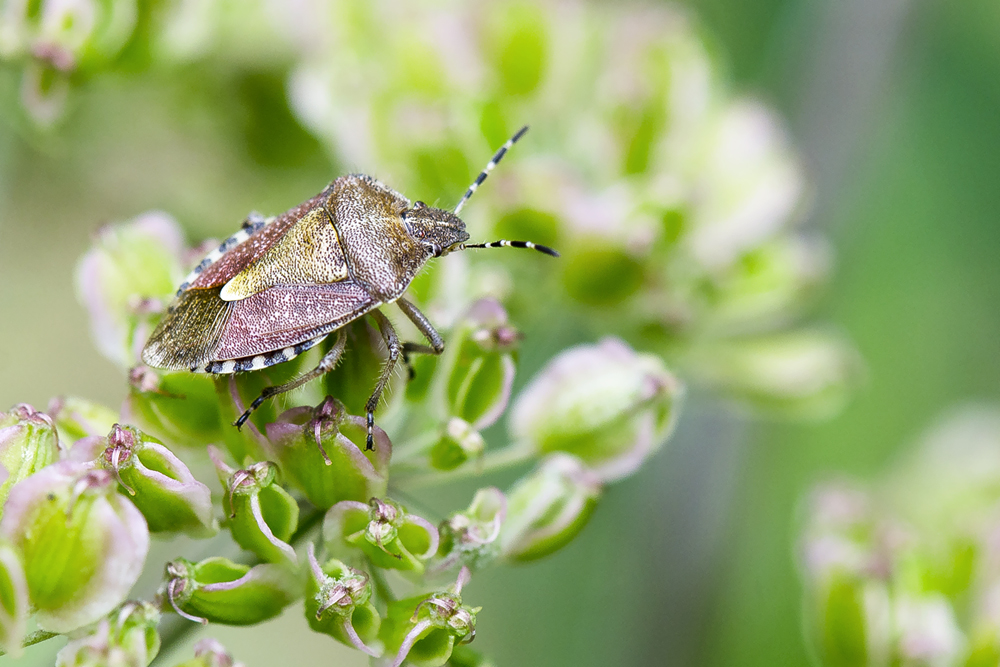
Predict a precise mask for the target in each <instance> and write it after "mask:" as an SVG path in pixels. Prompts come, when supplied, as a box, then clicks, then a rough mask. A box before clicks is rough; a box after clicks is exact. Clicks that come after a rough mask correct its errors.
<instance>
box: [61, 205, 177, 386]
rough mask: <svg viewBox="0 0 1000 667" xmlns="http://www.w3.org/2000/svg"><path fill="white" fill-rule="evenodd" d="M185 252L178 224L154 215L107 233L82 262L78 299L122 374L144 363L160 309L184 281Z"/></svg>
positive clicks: (103, 348) (99, 341) (78, 273)
mask: <svg viewBox="0 0 1000 667" xmlns="http://www.w3.org/2000/svg"><path fill="white" fill-rule="evenodd" d="M182 251H183V235H182V233H181V230H180V227H179V226H178V225H177V223H176V222H175V221H174V219H173V218H171V217H170V216H168V215H167V214H165V213H160V212H151V213H146V214H143V215H141V216H139V217H137V218H135V219H133V220H131V221H129V222H127V223H125V224H121V225H114V226H111V225H109V226H106V227H104V228H102V229H101V231H100V232H99V233H98V235H97V238H96V239H95V241H94V246H93V247H92V248H91V249H90V250H89V251H88V252H87V254H86V255H84V256H83V258H82V259H81V260H80V263H79V265H78V266H77V271H76V290H77V296H78V298H79V300H80V302H81V303H82V304H83V305H84V306H85V307H86V308H87V310H88V312H89V313H90V328H91V333H92V334H93V337H94V342H95V343H96V344H97V349H98V350H100V352H101V353H102V354H103V355H104V356H105V357H107V358H108V359H110V360H111V361H114V362H115V363H117V364H118V365H119V366H121V367H122V368H129V367H130V366H132V365H134V364H135V363H136V362H137V361H138V359H139V352H140V351H141V348H142V346H143V344H144V343H145V342H146V339H147V338H148V337H149V334H150V333H152V329H153V325H154V324H155V321H154V319H153V318H154V315H155V311H156V310H157V309H158V308H157V306H163V305H164V304H166V303H169V301H170V300H171V299H172V298H173V296H174V291H175V290H176V289H177V285H178V284H179V283H180V281H181V279H182V278H183V277H184V276H183V269H182V267H181V253H182Z"/></svg>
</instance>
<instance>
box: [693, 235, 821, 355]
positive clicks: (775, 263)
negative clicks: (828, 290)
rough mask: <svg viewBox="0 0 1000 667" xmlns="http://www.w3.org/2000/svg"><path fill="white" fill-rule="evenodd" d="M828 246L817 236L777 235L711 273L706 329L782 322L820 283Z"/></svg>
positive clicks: (740, 329) (729, 329)
mask: <svg viewBox="0 0 1000 667" xmlns="http://www.w3.org/2000/svg"><path fill="white" fill-rule="evenodd" d="M830 262H831V260H830V250H829V248H828V247H827V246H826V244H824V243H822V242H821V241H819V240H816V239H807V238H804V237H800V236H790V235H786V236H780V237H778V238H776V239H772V240H770V241H768V242H767V243H765V244H764V245H761V246H760V247H758V248H755V249H754V250H753V251H752V252H749V253H747V254H746V255H745V256H744V257H743V258H742V259H741V260H740V261H739V262H736V263H735V264H733V265H732V266H729V267H728V268H727V270H726V271H725V273H724V274H723V275H721V276H717V277H715V279H714V280H713V283H712V290H711V310H710V312H709V313H707V314H706V318H707V320H708V321H707V322H706V323H705V324H704V327H705V329H706V330H709V331H711V332H712V333H714V334H716V335H718V334H719V333H722V334H731V333H733V332H745V331H747V330H748V329H750V328H753V329H754V330H757V331H759V330H761V328H762V327H767V326H769V325H771V326H773V325H775V324H780V323H782V320H783V319H785V320H787V318H788V317H789V315H790V314H793V313H794V312H795V311H796V310H797V309H799V307H800V306H801V305H802V304H803V302H804V301H806V298H807V297H808V296H810V295H811V294H812V293H813V292H814V291H815V290H816V288H818V287H819V286H820V284H822V283H823V282H824V280H825V278H826V276H827V273H828V272H829V266H830Z"/></svg>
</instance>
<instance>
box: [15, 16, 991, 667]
mask: <svg viewBox="0 0 1000 667" xmlns="http://www.w3.org/2000/svg"><path fill="white" fill-rule="evenodd" d="M690 4H691V5H692V6H693V9H694V10H695V11H696V12H697V13H698V15H699V16H700V18H701V20H702V22H703V26H704V28H705V31H706V36H707V38H708V39H709V41H710V42H711V43H712V44H713V45H714V47H715V49H716V50H717V52H718V53H719V54H720V56H721V59H722V61H723V62H724V63H726V64H727V65H728V68H729V72H730V78H731V81H732V85H733V87H734V88H735V89H736V90H738V91H747V92H754V93H755V94H758V95H760V96H762V97H763V98H764V99H766V100H768V101H770V102H771V103H773V104H774V105H775V106H776V107H777V108H778V109H779V110H780V111H781V112H782V113H783V114H784V115H785V116H786V118H787V119H788V120H789V124H790V127H791V131H792V134H793V136H794V137H795V140H796V143H797V145H798V147H799V148H800V150H801V151H802V152H803V154H804V157H805V160H806V163H807V165H808V169H809V172H810V175H811V178H812V183H813V188H814V193H813V196H814V207H813V209H812V210H813V211H814V213H813V215H812V218H811V221H810V224H811V225H814V226H816V227H818V228H823V229H824V230H825V231H826V233H827V234H828V235H829V236H830V238H831V240H832V242H833V245H834V247H835V249H836V257H837V268H836V270H835V273H834V278H833V281H832V283H831V285H830V287H829V289H828V291H827V293H826V296H825V298H824V300H823V301H822V303H821V304H820V305H819V308H818V311H819V314H821V315H822V316H823V317H824V318H825V319H827V320H830V321H832V322H834V323H835V324H836V325H837V326H839V327H842V328H843V329H844V330H845V331H846V332H848V334H849V335H850V336H851V337H852V339H853V340H854V342H855V344H856V345H857V347H858V348H859V350H860V352H861V354H862V355H863V357H864V359H865V361H866V365H867V382H866V384H865V386H864V388H863V390H862V391H861V392H860V393H859V394H858V395H857V396H856V397H855V398H854V400H853V402H852V403H851V404H850V406H849V407H848V408H847V409H846V410H845V411H844V412H843V413H842V414H841V415H840V416H838V417H836V418H835V419H833V420H831V421H829V422H826V423H821V424H808V425H785V424H762V423H759V422H755V421H752V420H749V419H747V418H745V417H743V416H741V415H740V413H739V411H737V410H732V409H730V407H729V406H726V405H723V404H721V403H719V402H718V401H717V399H713V398H711V397H707V396H706V397H702V396H697V395H696V396H694V397H693V400H691V401H690V402H689V404H688V407H689V410H688V411H687V412H686V413H685V414H684V417H683V419H682V423H681V425H680V430H679V433H678V435H677V436H676V437H675V439H674V440H673V441H672V443H671V445H670V447H668V448H667V450H666V451H664V452H661V453H660V454H659V455H658V456H657V457H656V458H655V459H654V460H653V461H652V462H651V464H650V465H647V466H646V467H645V468H643V469H642V471H641V472H640V473H639V474H638V475H636V476H635V477H634V478H631V479H629V480H628V481H626V482H625V483H622V484H619V485H617V486H615V487H614V488H612V489H611V490H610V491H609V492H608V494H607V496H606V498H605V500H604V501H603V502H602V504H601V506H600V507H599V509H598V511H597V514H596V516H595V517H594V519H593V520H592V522H591V524H590V525H589V526H588V527H587V529H586V530H585V531H584V533H583V535H582V536H581V537H580V538H579V539H578V540H577V541H575V542H574V543H573V544H572V545H571V546H570V547H569V548H568V549H566V550H564V551H561V552H559V553H557V554H556V555H554V556H553V557H551V558H549V559H547V560H545V561H542V562H540V563H538V564H535V565H531V566H527V567H522V568H518V569H507V568H503V569H494V570H490V571H489V572H487V573H484V574H483V575H482V576H481V577H477V580H476V581H475V582H474V583H473V585H472V587H471V588H470V591H472V593H471V595H474V596H475V600H476V603H477V604H482V605H483V606H484V611H483V613H482V614H481V615H480V625H479V628H478V630H479V639H478V640H477V647H478V648H480V649H482V650H484V651H486V652H488V653H489V654H491V655H492V656H494V658H495V659H496V661H497V663H498V664H500V665H526V664H534V665H607V664H636V665H654V664H656V665H718V666H722V665H726V666H733V665H748V666H749V665H801V664H807V663H808V662H809V657H808V651H807V649H806V646H805V643H804V641H803V638H802V631H801V625H802V624H801V618H800V596H801V588H800V585H799V583H798V580H797V574H796V566H795V558H794V549H795V545H794V539H795V526H796V524H795V516H796V508H797V503H798V500H799V499H800V498H801V496H802V494H803V492H804V491H805V490H806V489H807V488H808V487H809V485H810V484H811V483H813V482H814V481H815V480H817V479H820V478H823V477H824V476H827V475H829V474H831V473H832V472H834V471H843V472H846V473H850V474H857V475H861V476H870V475H874V474H875V473H877V472H878V471H880V470H882V469H884V468H885V467H886V466H887V465H888V463H889V462H891V461H892V459H893V457H894V456H896V455H897V454H898V452H899V451H900V450H902V449H904V448H905V447H907V445H908V444H909V443H910V442H912V440H913V438H914V437H915V436H916V435H917V434H918V433H919V432H920V431H921V430H922V429H923V428H924V427H925V426H926V425H927V424H928V423H929V422H930V421H931V420H932V419H933V418H934V416H935V415H936V414H938V413H939V412H941V411H942V410H943V409H945V408H947V407H949V406H951V405H953V404H954V403H956V402H959V401H962V400H966V399H970V398H973V399H982V398H985V399H995V398H996V397H997V394H998V378H1000V335H998V332H1000V308H998V307H997V303H998V297H1000V258H998V254H1000V253H998V251H1000V224H998V216H997V211H998V210H1000V186H998V181H1000V3H997V2H996V1H995V0H963V1H962V2H944V1H943V0H936V1H931V0H925V1H923V2H906V1H905V0H879V1H877V2H875V1H872V0H840V1H836V2H832V1H830V2H820V1H818V0H813V1H809V0H758V1H757V2H753V3H749V2H739V1H737V0H700V1H697V2H692V3H690ZM192 68H194V66H192ZM182 81H183V84H182V83H181V82H182ZM0 85H2V86H4V87H6V89H7V91H8V92H9V91H10V90H11V89H12V88H14V87H16V86H17V79H16V77H15V76H14V73H12V72H4V73H3V74H2V76H0ZM176 85H185V86H191V91H189V94H187V95H186V96H184V97H183V99H184V100H185V103H184V105H183V106H182V107H180V108H178V105H177V102H176V100H177V99H178V97H176V96H173V95H171V94H170V87H171V86H176ZM283 85H284V82H283V79H282V77H281V74H280V72H275V73H274V74H273V76H271V75H268V74H267V73H266V72H263V73H261V72H258V73H256V74H253V75H246V76H244V77H242V78H237V79H235V80H234V79H233V78H232V77H229V76H226V73H224V72H215V71H213V69H212V67H211V66H201V65H199V66H198V67H197V68H196V69H192V71H188V72H185V73H184V74H183V76H180V75H176V76H172V77H171V76H159V77H157V76H150V77H149V78H148V79H146V80H145V83H142V84H140V85H136V84H135V82H134V81H132V82H130V83H129V84H128V85H126V84H125V82H124V81H122V80H118V79H115V78H114V77H109V78H107V79H101V80H98V81H95V82H94V84H93V86H92V88H90V89H89V90H88V91H86V92H84V93H83V94H82V99H79V100H76V101H74V102H73V105H74V109H73V111H74V113H73V115H72V116H71V118H70V120H69V122H68V124H67V127H66V128H65V132H64V133H61V134H60V135H57V136H56V137H53V138H49V139H44V140H41V139H39V140H35V141H27V140H25V139H23V138H19V137H18V136H17V135H16V134H15V133H14V132H12V131H11V129H12V128H11V125H10V123H11V122H13V121H11V120H9V119H6V118H3V119H0V287H2V289H0V355H2V357H0V358H2V360H3V361H2V364H0V407H5V406H8V405H10V404H13V403H16V402H22V401H25V402H30V403H33V404H35V405H38V406H39V407H41V406H44V405H45V404H46V403H47V401H48V399H49V398H50V397H51V396H53V395H55V394H59V393H70V394H79V395H84V396H87V397H90V398H94V399H99V400H103V401H105V402H107V403H109V404H111V405H115V404H117V402H118V401H120V399H121V397H122V395H123V391H124V390H123V383H122V379H121V377H120V375H119V372H118V371H117V370H116V369H115V368H113V367H112V366H111V364H109V363H108V362H107V361H105V360H104V359H102V358H100V357H99V356H98V354H97V352H96V351H95V350H94V349H93V346H92V345H91V343H90V340H89V335H88V333H87V323H86V319H85V314H84V312H83V309H82V308H81V307H80V306H78V305H77V303H76V300H75V297H74V295H73V291H72V273H73V268H74V263H75V261H76V259H77V257H78V256H79V255H80V254H81V253H82V252H83V251H84V249H85V248H86V247H87V245H88V243H89V236H90V234H91V233H92V231H93V230H94V229H95V228H96V226H97V225H99V224H101V223H103V222H109V221H113V220H120V219H125V218H128V217H131V216H133V215H135V214H137V213H138V212H141V211H144V210H147V209H150V208H163V209H165V210H168V211H169V212H170V213H172V214H174V215H176V216H177V217H178V219H179V220H180V221H181V222H182V224H184V225H185V226H186V227H187V228H188V229H190V230H195V229H197V230H198V233H199V234H213V235H216V236H224V235H226V234H228V233H229V232H230V231H231V230H232V229H233V228H234V226H235V224H236V222H237V221H239V220H240V219H242V216H243V215H245V213H246V212H247V211H249V210H251V209H257V210H261V211H267V212H272V211H280V210H284V209H285V208H287V207H288V205H289V202H295V201H300V200H302V199H305V198H306V197H308V196H310V195H311V194H313V193H314V191H315V190H316V189H317V183H322V182H325V181H326V180H328V179H329V178H330V177H331V176H332V174H330V173H329V171H330V166H329V161H328V159H327V157H326V156H325V154H324V152H323V150H322V148H321V146H320V144H319V143H318V142H316V141H315V140H314V139H312V138H311V137H310V136H309V135H308V134H307V133H306V132H305V131H304V130H302V129H301V128H299V127H298V125H297V124H296V123H295V122H294V120H293V119H292V118H291V116H290V115H289V113H288V111H287V108H286V106H285V104H284V91H283ZM89 95H92V96H94V97H95V98H96V97H101V98H103V99H105V100H111V104H110V105H109V106H107V107H98V106H97V105H94V104H88V99H87V96H89ZM151 99H152V100H154V101H155V100H157V99H162V104H153V105H151V104H149V101H150V100H151ZM220 105H228V106H229V107H230V108H229V112H228V113H219V106H220ZM137 110H141V113H138V112H137ZM151 110H154V112H153V113H151ZM157 113H158V114H159V115H157ZM223 117H226V118H229V119H232V122H226V123H220V122H219V120H218V119H219V118H223ZM261 124H267V125H268V127H279V128H281V130H282V131H281V132H280V133H278V135H277V136H274V135H273V134H268V133H261V132H258V131H255V130H256V129H257V128H259V126H260V125H261ZM265 135H267V136H270V137H271V140H267V141H265V140H261V139H260V138H261V137H262V136H265ZM63 142H75V144H74V148H73V151H72V152H70V151H68V150H66V145H65V144H64V143H63ZM234 146H235V147H239V148H238V149H234ZM234 151H235V152H234ZM240 151H245V152H240ZM70 155H72V156H75V157H67V156H70ZM78 156H86V158H85V159H86V163H85V164H82V165H81V164H76V163H71V162H69V160H77V159H83V158H79V157H78ZM81 170H83V172H84V173H87V174H88V177H87V178H86V179H80V178H79V177H78V175H79V174H80V173H81ZM234 184H236V185H235V186H234ZM562 342H563V341H548V342H547V343H544V342H543V344H541V345H539V346H535V347H534V348H533V349H532V351H531V353H530V355H529V356H528V358H526V359H524V364H523V366H522V368H521V369H520V370H519V376H520V378H521V382H523V381H524V379H525V378H527V377H529V376H530V374H531V372H532V371H533V369H534V368H536V367H537V366H538V365H539V364H540V363H541V362H542V361H543V360H544V359H545V358H547V357H548V356H550V355H551V354H552V353H554V352H555V351H556V350H557V349H558V348H559V347H560V344H561V343H562ZM448 493H453V494H454V496H453V497H449V495H448V494H444V495H442V496H439V497H434V498H428V499H423V500H424V501H425V502H427V503H428V504H430V505H432V506H434V507H437V508H438V509H443V508H448V507H451V506H457V505H458V504H460V503H461V502H463V501H462V500H460V499H462V498H466V497H467V496H468V491H467V489H464V488H463V489H455V490H452V491H449V492H448ZM300 613H301V612H300V610H299V609H298V608H297V607H293V609H292V610H290V611H289V612H287V613H286V617H285V618H283V619H279V620H277V621H275V622H273V623H272V624H269V626H268V629H265V630H262V631H260V632H254V631H251V632H245V631H240V630H227V629H222V630H220V631H215V629H214V628H213V631H212V632H211V633H210V634H212V635H213V636H217V637H219V638H220V639H221V640H222V641H223V642H224V643H226V644H227V646H228V648H229V649H230V650H232V651H233V653H234V654H235V655H236V656H237V657H238V658H240V659H242V660H244V661H245V662H246V663H247V664H248V665H250V666H251V667H254V666H257V665H269V664H279V663H282V664H295V663H305V661H306V660H307V659H311V660H313V661H314V662H313V664H341V663H340V662H339V661H341V660H343V662H344V664H363V663H361V662H358V660H357V657H356V656H354V655H352V654H349V653H348V652H346V651H344V650H342V649H341V648H340V647H339V646H338V647H335V648H331V645H332V643H331V642H329V640H327V639H326V638H323V637H320V636H316V635H309V633H308V630H306V629H305V628H304V624H302V623H301V622H300V618H297V617H296V616H298V615H299V614H300ZM292 617H296V618H292ZM279 633H280V634H279ZM277 637H280V640H277V639H276V638H277ZM55 648H58V647H45V646H40V647H38V649H37V650H35V651H32V652H29V654H28V657H27V658H26V659H25V661H26V662H27V661H30V660H32V659H35V660H38V661H39V662H40V663H41V664H45V663H50V662H51V656H52V651H54V649H55ZM352 661H353V662H352ZM164 663H165V664H171V663H170V661H169V660H165V661H164Z"/></svg>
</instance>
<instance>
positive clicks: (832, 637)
mask: <svg viewBox="0 0 1000 667" xmlns="http://www.w3.org/2000/svg"><path fill="white" fill-rule="evenodd" d="M807 600H809V601H810V602H811V604H810V605H809V607H810V609H809V610H808V612H807V615H808V616H809V617H810V618H811V620H812V622H811V623H810V624H809V625H810V629H811V632H810V634H811V635H812V637H813V639H814V643H815V645H816V648H817V649H818V650H819V653H820V655H821V656H822V661H823V664H824V665H831V666H838V667H849V666H852V667H853V666H854V665H873V666H874V665H886V664H889V662H888V660H887V658H888V657H889V655H890V651H891V646H890V642H891V633H892V623H891V620H890V619H891V610H890V601H889V595H888V590H887V587H886V585H885V584H884V583H882V582H878V581H866V580H864V579H863V578H860V577H855V576H852V575H849V574H846V573H841V574H838V575H835V576H832V577H830V578H829V579H828V580H826V582H825V584H824V586H823V587H822V588H821V589H819V590H817V591H814V592H813V593H812V594H810V595H808V596H807Z"/></svg>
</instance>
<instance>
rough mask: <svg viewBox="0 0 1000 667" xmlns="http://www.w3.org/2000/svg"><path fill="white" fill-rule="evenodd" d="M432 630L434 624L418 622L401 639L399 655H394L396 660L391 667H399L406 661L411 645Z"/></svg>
mask: <svg viewBox="0 0 1000 667" xmlns="http://www.w3.org/2000/svg"><path fill="white" fill-rule="evenodd" d="M432 629H434V624H433V623H432V622H431V621H420V622H419V623H417V624H416V625H414V626H413V628H412V629H411V630H410V631H409V632H407V633H406V636H405V637H404V638H403V643H402V644H400V645H399V653H397V654H396V659H395V660H393V661H392V667H399V666H400V665H402V664H403V661H404V660H406V656H407V655H409V653H410V649H412V648H413V645H414V644H416V643H417V641H419V640H420V639H422V637H423V635H424V634H426V633H427V631H429V630H432Z"/></svg>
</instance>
